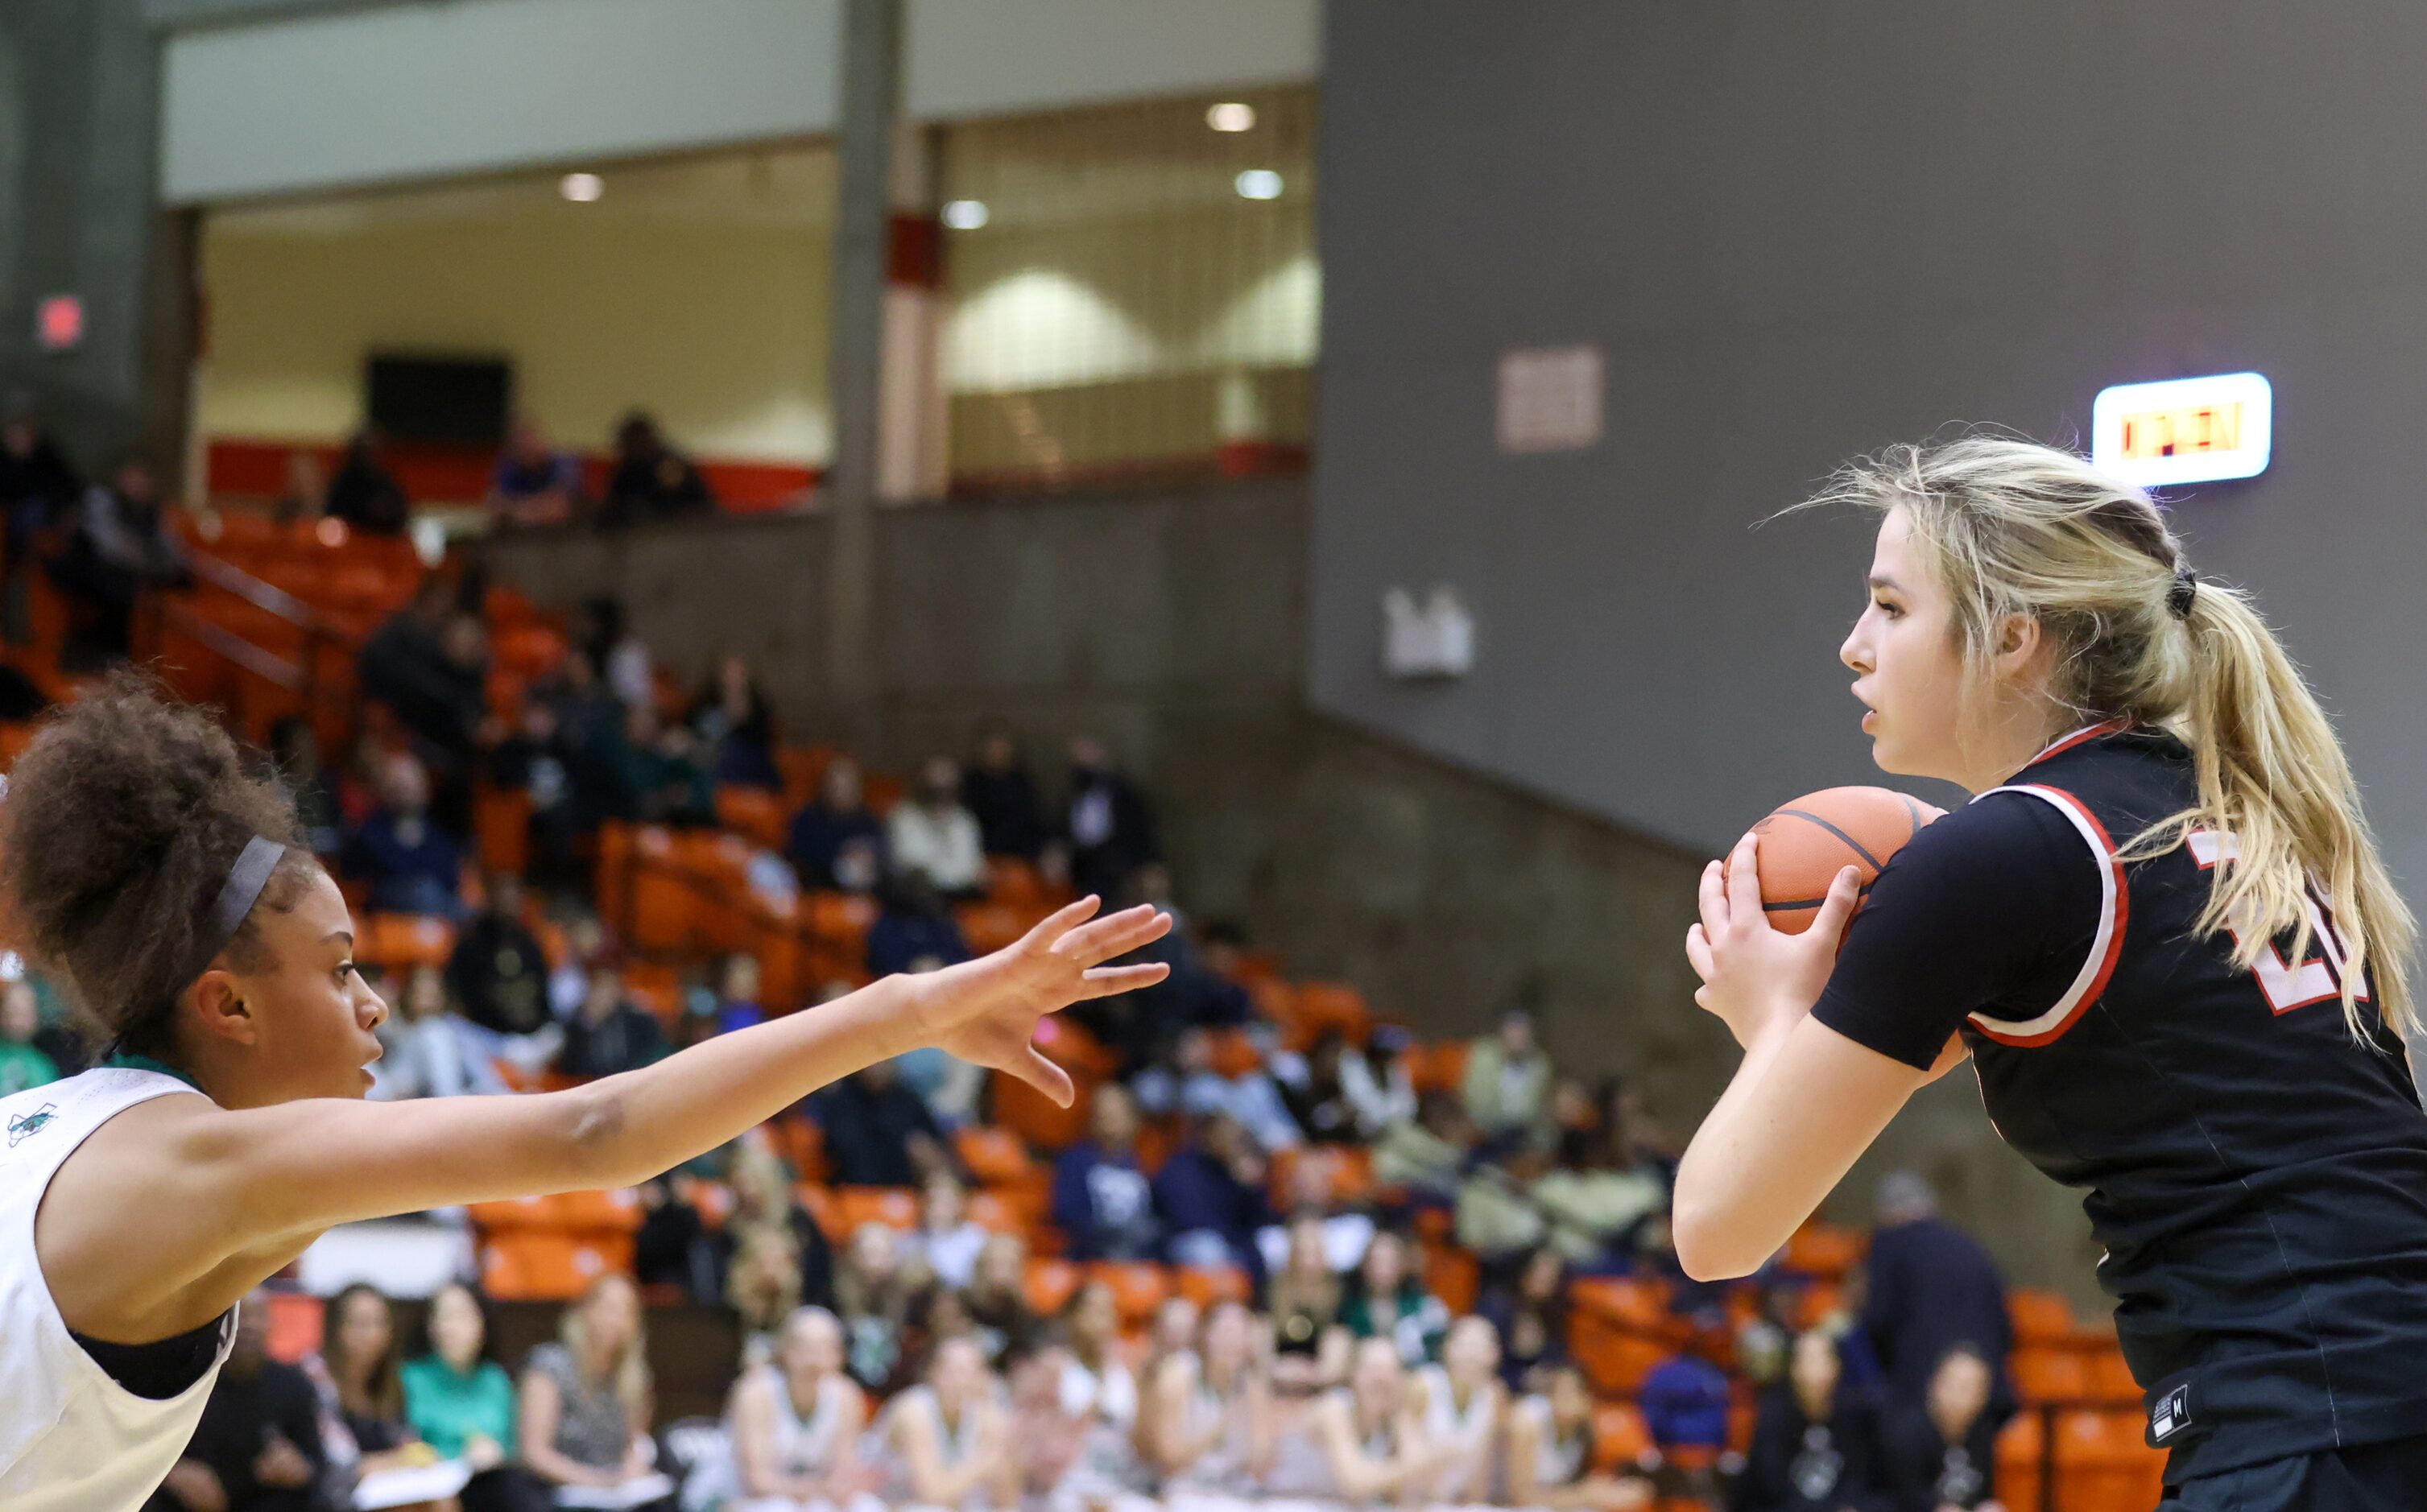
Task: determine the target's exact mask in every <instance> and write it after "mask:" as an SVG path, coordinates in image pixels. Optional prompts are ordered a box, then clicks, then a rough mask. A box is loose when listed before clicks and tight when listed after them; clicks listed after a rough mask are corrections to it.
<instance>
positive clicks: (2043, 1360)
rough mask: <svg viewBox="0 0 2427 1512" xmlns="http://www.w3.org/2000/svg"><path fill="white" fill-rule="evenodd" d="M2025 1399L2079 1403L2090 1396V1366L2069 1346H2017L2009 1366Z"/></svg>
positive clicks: (2029, 1400)
mask: <svg viewBox="0 0 2427 1512" xmlns="http://www.w3.org/2000/svg"><path fill="white" fill-rule="evenodd" d="M2009 1368H2010V1369H2011V1370H2012V1373H2013V1377H2014V1390H2015V1391H2016V1392H2017V1393H2018V1394H2019V1395H2020V1396H2021V1397H2022V1399H2023V1400H2024V1401H2025V1402H2028V1403H2033V1404H2038V1403H2043V1402H2078V1401H2081V1400H2083V1399H2084V1398H2086V1397H2088V1396H2089V1395H2090V1366H2089V1362H2088V1361H2087V1360H2085V1359H2084V1358H2082V1356H2081V1355H2080V1354H2079V1353H2078V1352H2077V1351H2075V1350H2071V1349H2017V1350H2015V1351H2014V1353H2013V1357H2012V1361H2011V1364H2010V1367H2009Z"/></svg>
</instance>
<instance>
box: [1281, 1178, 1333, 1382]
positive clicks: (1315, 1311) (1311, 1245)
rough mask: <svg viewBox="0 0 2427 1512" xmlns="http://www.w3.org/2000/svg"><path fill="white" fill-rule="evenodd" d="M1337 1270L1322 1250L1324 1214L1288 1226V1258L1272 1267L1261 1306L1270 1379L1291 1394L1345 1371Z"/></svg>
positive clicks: (1308, 1217) (1299, 1219) (1304, 1218)
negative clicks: (1266, 1319) (1269, 1347)
mask: <svg viewBox="0 0 2427 1512" xmlns="http://www.w3.org/2000/svg"><path fill="white" fill-rule="evenodd" d="M1340 1305H1341V1286H1340V1276H1339V1275H1338V1274H1337V1273H1336V1272H1334V1271H1333V1270H1332V1268H1331V1260H1330V1258H1329V1256H1328V1255H1327V1254H1326V1253H1325V1250H1324V1241H1323V1220H1322V1219H1321V1218H1317V1217H1312V1216H1307V1217H1301V1218H1297V1219H1295V1220H1294V1221H1292V1223H1291V1224H1290V1226H1289V1254H1288V1259H1287V1260H1285V1261H1283V1262H1282V1263H1281V1264H1280V1265H1279V1266H1277V1267H1275V1268H1274V1270H1273V1278H1272V1284H1271V1285H1270V1286H1268V1287H1266V1288H1265V1290H1264V1309H1265V1310H1266V1311H1267V1312H1269V1313H1270V1314H1271V1315H1272V1322H1273V1384H1274V1386H1275V1387H1276V1388H1278V1389H1279V1390H1284V1391H1288V1392H1290V1393H1292V1394H1302V1393H1304V1392H1308V1391H1317V1390H1326V1389H1328V1388H1329V1387H1333V1386H1337V1385H1338V1384H1340V1382H1341V1381H1343V1380H1344V1379H1345V1378H1346V1377H1347V1374H1348V1351H1349V1342H1348V1332H1347V1330H1346V1329H1344V1328H1343V1327H1341V1326H1340Z"/></svg>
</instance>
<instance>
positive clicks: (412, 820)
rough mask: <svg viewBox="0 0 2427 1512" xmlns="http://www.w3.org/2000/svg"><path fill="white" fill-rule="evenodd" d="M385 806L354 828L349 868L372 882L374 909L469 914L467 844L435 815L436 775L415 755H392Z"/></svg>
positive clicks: (445, 915)
mask: <svg viewBox="0 0 2427 1512" xmlns="http://www.w3.org/2000/svg"><path fill="white" fill-rule="evenodd" d="M382 778H383V780H382V783H381V788H380V806H379V807H377V808H375V809H373V810H372V811H371V815H370V817H369V818H368V819H366V820H365V821H363V823H362V827H361V828H359V829H357V830H356V831H354V834H353V837H352V839H351V840H350V841H349V842H348V844H347V847H346V862H347V866H346V870H349V871H350V872H351V873H352V874H353V875H355V876H357V877H360V878H362V879H363V880H364V881H366V882H367V883H369V884H370V889H371V894H370V907H371V910H372V912H374V913H397V914H435V915H437V916H438V917H440V918H442V919H457V918H460V917H462V915H463V913H464V897H463V882H464V848H463V846H462V844H461V843H459V842H458V841H457V840H456V838H455V837H453V836H451V835H448V833H447V832H446V831H444V830H442V829H440V828H439V827H438V824H437V822H436V821H434V820H433V819H432V817H431V814H430V774H429V772H428V771H427V770H426V769H425V768H424V767H423V766H422V764H421V763H420V762H418V761H416V760H415V759H414V758H413V757H412V756H406V755H404V754H402V753H399V754H397V755H395V756H390V757H388V759H387V762H386V765H385V767H384V768H383V772H382Z"/></svg>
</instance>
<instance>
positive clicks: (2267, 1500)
mask: <svg viewBox="0 0 2427 1512" xmlns="http://www.w3.org/2000/svg"><path fill="white" fill-rule="evenodd" d="M2422 1504H2427V1439H2392V1440H2390V1441H2389V1442H2386V1443H2381V1444H2362V1445H2360V1446H2359V1447H2358V1448H2356V1449H2329V1450H2325V1451H2323V1452H2321V1453H2319V1454H2315V1455H2293V1456H2292V1457H2291V1458H2289V1459H2270V1460H2266V1461H2263V1462H2262V1463H2259V1464H2256V1465H2244V1466H2243V1467H2242V1468H2241V1469H2240V1470H2228V1471H2223V1473H2221V1474H2216V1475H2194V1476H2192V1477H2191V1479H2190V1480H2187V1481H2185V1482H2183V1483H2182V1484H2181V1485H2180V1486H2177V1487H2175V1488H2174V1490H2173V1492H2172V1493H2171V1494H2170V1495H2168V1496H2167V1498H2166V1499H2165V1500H2164V1501H2162V1502H2160V1503H2158V1512H2414V1509H2415V1508H2417V1507H2419V1506H2420V1505H2422Z"/></svg>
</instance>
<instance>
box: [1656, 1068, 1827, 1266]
mask: <svg viewBox="0 0 2427 1512" xmlns="http://www.w3.org/2000/svg"><path fill="white" fill-rule="evenodd" d="M1789 1032H1791V1026H1790V1025H1787V1024H1784V1023H1781V1024H1779V1025H1778V1026H1777V1027H1775V1028H1771V1029H1768V1030H1767V1031H1765V1032H1763V1033H1761V1034H1759V1035H1758V1036H1756V1037H1755V1038H1754V1040H1753V1042H1752V1043H1751V1045H1750V1046H1748V1047H1747V1048H1746V1049H1745V1057H1744V1060H1743V1061H1742V1062H1741V1063H1739V1064H1738V1065H1737V1066H1736V1074H1735V1077H1734V1078H1733V1079H1731V1080H1730V1081H1729V1082H1728V1087H1727V1090H1726V1091H1725V1092H1723V1093H1721V1094H1720V1095H1719V1100H1718V1102H1717V1103H1715V1104H1713V1105H1712V1108H1711V1111H1710V1114H1709V1115H1708V1116H1706V1117H1704V1118H1703V1120H1702V1127H1701V1128H1700V1129H1698V1130H1695V1131H1694V1138H1693V1142H1692V1143H1691V1144H1689V1145H1687V1146H1686V1153H1685V1155H1684V1157H1683V1158H1681V1159H1680V1160H1679V1161H1678V1162H1677V1187H1676V1192H1675V1195H1674V1196H1673V1198H1672V1206H1671V1211H1670V1235H1671V1238H1672V1239H1673V1241H1674V1243H1675V1244H1676V1246H1677V1262H1678V1264H1680V1265H1681V1266H1683V1267H1684V1268H1685V1271H1686V1275H1688V1276H1693V1277H1694V1278H1695V1279H1697V1280H1721V1279H1732V1278H1734V1277H1735V1276H1750V1275H1751V1274H1752V1272H1754V1271H1755V1270H1758V1269H1759V1268H1760V1267H1761V1263H1762V1261H1764V1260H1767V1259H1768V1258H1769V1257H1770V1256H1771V1255H1772V1254H1773V1253H1775V1252H1776V1251H1777V1249H1778V1246H1779V1245H1780V1244H1784V1243H1785V1242H1786V1237H1787V1236H1788V1235H1789V1234H1792V1233H1793V1232H1794V1231H1795V1227H1796V1225H1798V1224H1800V1223H1801V1222H1802V1221H1803V1218H1804V1216H1805V1213H1804V1212H1802V1211H1798V1212H1795V1213H1793V1214H1791V1215H1790V1214H1782V1213H1780V1212H1777V1211H1764V1209H1763V1207H1762V1205H1761V1204H1760V1203H1759V1202H1758V1200H1757V1196H1758V1194H1759V1191H1760V1189H1761V1188H1762V1186H1763V1185H1764V1184H1765V1183H1764V1182H1763V1181H1762V1180H1761V1179H1760V1177H1761V1174H1762V1173H1761V1172H1760V1171H1758V1170H1756V1169H1754V1168H1753V1166H1754V1164H1755V1162H1766V1161H1767V1160H1768V1159H1769V1158H1770V1154H1769V1152H1770V1150H1771V1148H1772V1147H1773V1146H1774V1144H1775V1142H1776V1139H1777V1135H1778V1132H1779V1131H1778V1130H1777V1128H1776V1114H1775V1108H1774V1106H1773V1105H1772V1104H1771V1103H1770V1102H1769V1101H1768V1100H1767V1097H1766V1096H1765V1094H1764V1091H1763V1082H1764V1081H1765V1079H1766V1076H1767V1072H1768V1071H1769V1069H1770V1067H1771V1066H1773V1065H1775V1064H1776V1063H1777V1061H1778V1058H1779V1056H1780V1055H1781V1053H1783V1052H1784V1049H1785V1048H1786V1037H1787V1035H1788V1033H1789Z"/></svg>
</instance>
